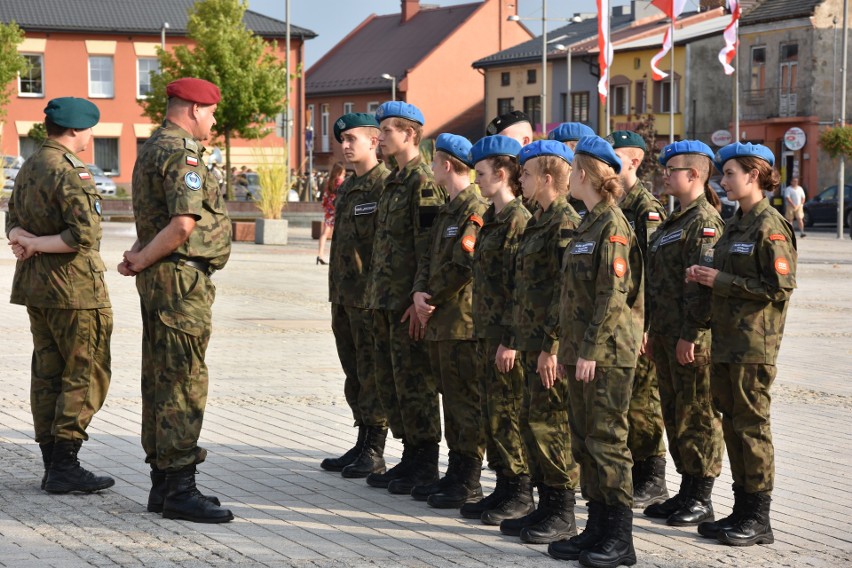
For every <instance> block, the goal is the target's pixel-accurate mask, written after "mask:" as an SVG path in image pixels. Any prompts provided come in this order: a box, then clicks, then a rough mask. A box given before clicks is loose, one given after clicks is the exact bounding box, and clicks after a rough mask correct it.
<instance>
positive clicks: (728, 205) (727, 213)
mask: <svg viewBox="0 0 852 568" xmlns="http://www.w3.org/2000/svg"><path fill="white" fill-rule="evenodd" d="M721 180H722V178H720V177H715V178H710V182H709V183H710V188H711V189H712V190H713V191H715V192H716V195H718V196H719V201H721V202H722V211H720V213H721V215H722V219H724V220H726V221H727V220H728V219H730V218H731V217H733V216H734V213H736V212H737V209H739V208H740V203H739V201H732V200H731V199H728V194H727V193H725V188H724V187H722V184H721V183H719V182H720V181H721Z"/></svg>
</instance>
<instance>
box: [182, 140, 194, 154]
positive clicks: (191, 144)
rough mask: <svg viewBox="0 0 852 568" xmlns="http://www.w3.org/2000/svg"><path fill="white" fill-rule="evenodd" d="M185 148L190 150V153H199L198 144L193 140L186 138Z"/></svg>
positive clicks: (184, 141)
mask: <svg viewBox="0 0 852 568" xmlns="http://www.w3.org/2000/svg"><path fill="white" fill-rule="evenodd" d="M183 147H184V148H186V149H187V150H189V151H190V152H198V143H197V142H196V141H195V140H193V139H192V138H184V139H183Z"/></svg>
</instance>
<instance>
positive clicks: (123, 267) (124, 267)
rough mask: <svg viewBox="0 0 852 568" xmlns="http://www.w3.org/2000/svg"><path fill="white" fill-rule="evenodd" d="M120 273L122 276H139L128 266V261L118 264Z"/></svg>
mask: <svg viewBox="0 0 852 568" xmlns="http://www.w3.org/2000/svg"><path fill="white" fill-rule="evenodd" d="M118 273H119V274H121V275H122V276H136V274H138V273H137V272H133V271H132V270H130V266H128V264H127V261H126V260H122V261H121V262H120V263H118Z"/></svg>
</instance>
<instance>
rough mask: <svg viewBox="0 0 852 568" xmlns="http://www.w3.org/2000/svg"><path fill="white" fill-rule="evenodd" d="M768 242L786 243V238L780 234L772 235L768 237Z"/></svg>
mask: <svg viewBox="0 0 852 568" xmlns="http://www.w3.org/2000/svg"><path fill="white" fill-rule="evenodd" d="M769 240H770V241H786V240H787V237H785V236H784V235H782V234H781V233H774V234H772V235H769Z"/></svg>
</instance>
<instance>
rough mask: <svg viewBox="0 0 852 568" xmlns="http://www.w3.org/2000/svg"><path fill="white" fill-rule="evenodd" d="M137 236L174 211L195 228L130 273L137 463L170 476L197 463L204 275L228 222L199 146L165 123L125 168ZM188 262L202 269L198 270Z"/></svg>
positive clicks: (225, 251)
mask: <svg viewBox="0 0 852 568" xmlns="http://www.w3.org/2000/svg"><path fill="white" fill-rule="evenodd" d="M133 212H134V214H135V216H136V234H137V237H138V240H139V244H140V245H141V246H142V247H144V246H146V245H147V244H148V243H149V242H151V240H153V239H154V237H155V236H156V235H157V234H158V233H159V232H160V231H162V230H163V229H164V228H165V227H166V226H167V225H168V224H169V222H170V221H171V218H172V217H173V216H175V215H190V216H192V217H194V218H195V222H196V224H195V229H194V230H193V231H192V233H191V234H190V235H189V238H188V239H187V241H186V242H185V243H184V244H182V245H181V246H179V247H178V248H177V250H175V252H174V254H173V255H172V256H169V257H166V258H163V259H162V260H160V261H159V262H156V263H155V264H153V265H151V266H149V267H148V268H146V269H145V270H143V271H142V272H140V273H139V274H138V276H137V277H136V289H137V290H138V292H139V298H140V303H141V306H142V447H143V448H144V449H145V461H146V462H147V463H151V464H154V465H156V467H157V468H158V469H160V470H167V471H175V470H179V469H182V468H185V467H187V466H189V465H192V464H195V463H200V462H202V461H204V457H205V455H206V451H205V450H203V449H202V448H200V447H198V436H199V434H200V433H201V423H202V420H203V418H204V407H205V405H206V403H207V383H208V377H207V365H206V364H205V363H204V355H205V352H206V350H207V344H208V342H209V340H210V332H211V320H212V313H211V306H212V305H213V300H214V298H215V294H216V288H215V286H214V285H213V282H212V281H211V280H210V278H209V275H210V274H212V271H213V270H219V269H221V268H222V267H224V266H225V263H226V262H227V261H228V256H229V255H230V252H231V222H230V219H229V218H228V214H227V211H226V210H225V203H224V201H223V200H222V196H221V194H220V192H219V185H218V183H216V178H215V177H214V176H213V175H212V174H211V173H209V172H208V170H207V168H206V167H205V165H204V160H203V148H201V147H200V146H199V144H198V143H197V142H196V141H195V140H193V138H192V136H191V135H190V134H189V133H188V132H186V131H185V130H183V129H182V128H180V127H178V126H177V125H175V124H173V123H172V122H170V121H165V122H164V123H163V125H162V126H161V127H160V128H159V129H157V130H156V131H155V132H154V133H153V134H152V135H151V137H150V138H149V139H148V140H147V141H146V142H145V144H144V145H143V146H142V148H141V149H140V151H139V156H138V157H137V159H136V165H135V166H134V168H133ZM187 261H190V262H193V263H201V264H200V266H202V265H205V264H206V265H209V270H207V271H206V272H202V271H201V270H199V269H198V268H196V267H192V266H190V265H189V264H186V262H187Z"/></svg>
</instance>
